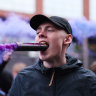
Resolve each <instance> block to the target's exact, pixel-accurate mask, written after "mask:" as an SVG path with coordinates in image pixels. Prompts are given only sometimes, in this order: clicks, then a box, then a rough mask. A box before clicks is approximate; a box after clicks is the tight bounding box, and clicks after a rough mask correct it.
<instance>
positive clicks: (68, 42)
mask: <svg viewBox="0 0 96 96" xmlns="http://www.w3.org/2000/svg"><path fill="white" fill-rule="evenodd" d="M71 42H72V35H71V34H68V36H66V37H65V38H64V44H70V43H71Z"/></svg>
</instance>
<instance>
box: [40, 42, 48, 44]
mask: <svg viewBox="0 0 96 96" xmlns="http://www.w3.org/2000/svg"><path fill="white" fill-rule="evenodd" d="M40 43H41V44H43V45H49V44H48V43H47V42H40Z"/></svg>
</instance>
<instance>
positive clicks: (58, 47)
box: [35, 23, 68, 61]
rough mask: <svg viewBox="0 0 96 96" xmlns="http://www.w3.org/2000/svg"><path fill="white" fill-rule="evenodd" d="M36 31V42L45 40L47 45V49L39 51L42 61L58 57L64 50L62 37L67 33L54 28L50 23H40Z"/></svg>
mask: <svg viewBox="0 0 96 96" xmlns="http://www.w3.org/2000/svg"><path fill="white" fill-rule="evenodd" d="M36 31H37V35H36V38H35V39H36V43H41V42H46V43H48V45H49V47H48V49H47V50H45V51H40V54H39V57H40V59H41V60H43V61H51V60H54V59H58V57H60V56H61V55H62V52H63V51H64V38H66V36H67V35H68V34H67V33H66V32H64V30H60V29H57V28H55V27H54V25H53V24H51V23H44V24H41V25H40V26H39V27H38V28H37V30H36Z"/></svg>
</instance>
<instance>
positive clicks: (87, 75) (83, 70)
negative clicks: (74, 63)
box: [77, 67, 96, 79]
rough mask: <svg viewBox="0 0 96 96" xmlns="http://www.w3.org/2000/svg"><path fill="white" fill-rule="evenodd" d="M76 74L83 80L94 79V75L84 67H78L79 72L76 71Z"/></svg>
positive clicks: (95, 76) (95, 75)
mask: <svg viewBox="0 0 96 96" xmlns="http://www.w3.org/2000/svg"><path fill="white" fill-rule="evenodd" d="M77 74H78V75H79V76H81V77H84V78H88V79H90V78H95V79H96V74H95V73H94V72H92V71H91V70H90V69H86V68H84V67H80V68H79V70H78V71H77Z"/></svg>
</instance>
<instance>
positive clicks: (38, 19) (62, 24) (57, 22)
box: [30, 14, 72, 34]
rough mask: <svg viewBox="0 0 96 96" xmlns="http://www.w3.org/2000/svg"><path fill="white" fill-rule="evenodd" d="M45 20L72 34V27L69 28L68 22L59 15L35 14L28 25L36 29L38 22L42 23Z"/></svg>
mask: <svg viewBox="0 0 96 96" xmlns="http://www.w3.org/2000/svg"><path fill="white" fill-rule="evenodd" d="M46 21H50V22H52V23H53V24H55V25H56V26H58V27H60V28H62V29H64V30H65V31H66V32H67V33H68V34H72V28H71V26H70V24H69V23H68V21H67V20H66V19H65V18H62V17H59V16H51V17H47V16H45V15H41V14H38V15H35V16H33V17H32V18H31V20H30V26H31V27H32V28H33V29H34V30H36V29H37V28H38V27H39V25H40V24H42V23H44V22H46Z"/></svg>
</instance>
